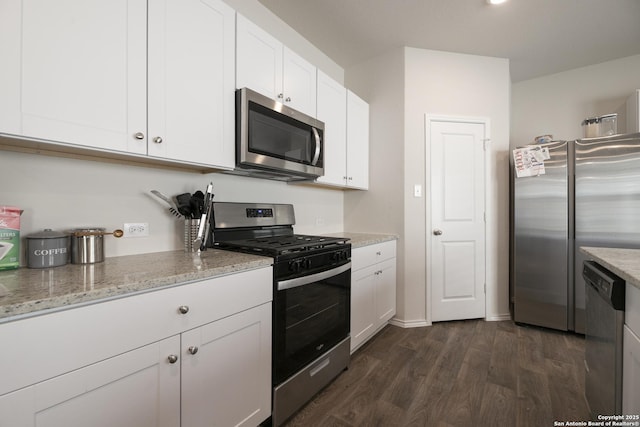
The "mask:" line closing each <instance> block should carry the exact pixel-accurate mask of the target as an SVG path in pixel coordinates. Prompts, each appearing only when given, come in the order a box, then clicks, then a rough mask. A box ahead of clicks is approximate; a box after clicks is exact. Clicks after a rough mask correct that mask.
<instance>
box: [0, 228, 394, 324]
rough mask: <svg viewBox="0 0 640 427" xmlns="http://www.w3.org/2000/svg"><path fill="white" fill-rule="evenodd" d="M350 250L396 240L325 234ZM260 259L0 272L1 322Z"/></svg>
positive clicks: (125, 259) (216, 255) (182, 257)
mask: <svg viewBox="0 0 640 427" xmlns="http://www.w3.org/2000/svg"><path fill="white" fill-rule="evenodd" d="M327 236H331V237H343V238H347V239H350V241H351V247H352V248H353V249H355V248H359V247H363V246H369V245H374V244H377V243H383V242H387V241H391V240H396V239H397V238H398V236H396V235H393V234H372V233H349V232H340V233H333V234H328V235H327ZM272 264H273V259H272V258H270V257H265V256H258V255H249V254H243V253H237V252H230V251H223V250H218V249H209V250H207V251H205V252H202V253H201V254H200V256H198V255H197V254H191V253H185V252H184V251H170V252H156V253H148V254H140V255H128V256H120V257H112V258H106V259H105V261H104V262H101V263H97V264H85V265H78V264H67V265H63V266H60V267H55V268H45V269H32V268H25V267H23V268H19V269H17V270H6V271H0V323H3V322H8V321H12V320H17V319H20V318H23V317H27V316H31V315H39V314H44V313H47V312H51V311H54V310H60V309H65V308H70V307H71V306H79V305H83V304H89V303H95V302H99V301H101V300H107V299H110V298H117V297H123V296H127V295H132V294H136V293H140V292H147V291H151V290H156V289H159V288H163V287H167V286H175V285H179V284H184V283H188V282H192V281H197V280H204V279H208V278H213V277H217V276H223V275H226V274H232V273H238V272H241V271H246V270H251V269H255V268H261V267H268V266H270V265H272Z"/></svg>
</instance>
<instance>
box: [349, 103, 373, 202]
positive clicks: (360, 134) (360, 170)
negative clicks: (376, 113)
mask: <svg viewBox="0 0 640 427" xmlns="http://www.w3.org/2000/svg"><path fill="white" fill-rule="evenodd" d="M347 186H349V187H353V188H358V189H362V190H366V189H368V188H369V104H367V103H366V102H365V101H363V100H362V99H361V98H359V97H358V96H357V95H356V94H354V93H353V92H351V91H347Z"/></svg>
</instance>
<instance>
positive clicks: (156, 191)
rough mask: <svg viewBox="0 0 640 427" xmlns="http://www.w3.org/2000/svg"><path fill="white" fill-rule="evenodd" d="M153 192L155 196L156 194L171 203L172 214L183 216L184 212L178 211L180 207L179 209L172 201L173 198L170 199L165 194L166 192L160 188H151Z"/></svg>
mask: <svg viewBox="0 0 640 427" xmlns="http://www.w3.org/2000/svg"><path fill="white" fill-rule="evenodd" d="M151 194H153V195H154V196H156V197H157V198H159V199H160V200H164V201H165V202H166V203H167V205H169V212H171V214H172V215H175V216H177V217H181V216H182V214H181V213H180V212H178V209H177V206H176V205H175V203H173V202H172V201H171V199H169V198H168V197H167V196H165V195H164V194H162V193H161V192H159V191H158V190H151Z"/></svg>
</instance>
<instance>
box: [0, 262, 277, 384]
mask: <svg viewBox="0 0 640 427" xmlns="http://www.w3.org/2000/svg"><path fill="white" fill-rule="evenodd" d="M271 271H272V270H271V268H263V269H258V270H252V271H247V272H243V273H238V274H233V275H229V276H224V277H217V278H214V279H207V280H203V281H199V282H194V283H187V284H184V285H179V286H175V287H171V288H165V289H161V290H157V291H152V292H148V293H143V294H138V295H135V296H130V297H124V298H120V299H116V300H111V301H105V302H99V303H96V304H92V305H87V306H82V307H78V308H71V309H69V310H65V311H60V312H56V313H51V314H46V315H42V316H35V317H32V318H27V319H23V320H17V321H15V322H9V323H6V324H3V325H0V343H2V347H3V351H2V352H0V378H2V381H1V382H0V395H2V394H4V393H7V392H9V391H12V390H16V389H18V388H21V387H25V386H28V385H30V384H34V383H36V382H40V381H43V380H45V379H48V378H52V377H54V376H56V375H60V374H63V373H65V372H69V371H71V370H74V369H78V368H80V367H83V366H87V365H89V364H92V363H95V362H97V361H100V360H104V359H106V358H109V357H112V356H115V355H118V354H121V353H124V352H126V351H129V350H131V349H134V348H138V347H141V346H143V345H146V344H149V343H151V342H155V341H159V340H161V339H164V338H166V337H168V336H171V335H175V334H178V333H181V332H183V331H185V330H188V329H191V328H194V327H197V326H200V325H202V324H205V323H208V322H211V321H214V320H218V319H221V318H224V317H227V316H230V315H232V314H235V313H238V312H241V311H244V310H246V309H249V308H251V307H255V306H257V305H260V304H263V303H265V302H268V301H270V300H271V299H272V280H273V279H272V272H271ZM180 306H185V307H188V312H187V313H186V314H181V313H180V311H179V307H180Z"/></svg>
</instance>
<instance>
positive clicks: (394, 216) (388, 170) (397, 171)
mask: <svg viewBox="0 0 640 427" xmlns="http://www.w3.org/2000/svg"><path fill="white" fill-rule="evenodd" d="M403 57H404V54H403V51H402V49H396V50H394V51H391V52H389V53H387V54H385V55H382V56H379V57H377V58H373V59H372V60H370V61H367V62H365V63H362V64H359V65H358V66H356V67H353V68H350V69H348V70H346V72H345V79H346V83H345V84H346V86H347V87H349V88H350V89H351V90H352V91H353V92H355V93H357V94H358V95H359V96H360V97H362V98H363V99H364V100H366V101H367V102H368V103H369V123H370V125H369V129H370V132H369V190H368V191H350V192H347V193H346V194H345V206H344V218H345V219H344V221H345V229H346V230H349V231H353V232H358V231H360V232H368V233H390V234H396V235H398V236H400V240H399V241H398V246H397V249H398V250H397V256H398V258H397V259H398V270H397V275H398V283H399V286H398V291H397V294H398V297H397V310H396V313H397V315H396V317H398V318H404V302H405V296H404V288H403V286H402V285H401V284H402V283H403V282H404V269H403V268H400V265H401V262H402V260H403V259H404V256H403V248H404V246H403V241H404V237H403V233H404V228H403V221H404V218H403V211H404V208H403V203H404V202H403V190H402V189H403V187H404V184H403V183H404V176H403V170H404V131H403V129H404V113H403V105H404V60H403Z"/></svg>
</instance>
